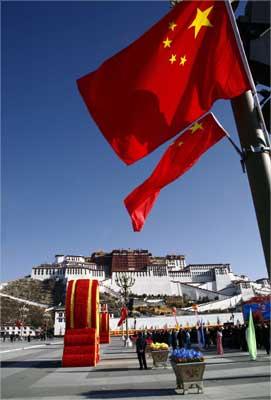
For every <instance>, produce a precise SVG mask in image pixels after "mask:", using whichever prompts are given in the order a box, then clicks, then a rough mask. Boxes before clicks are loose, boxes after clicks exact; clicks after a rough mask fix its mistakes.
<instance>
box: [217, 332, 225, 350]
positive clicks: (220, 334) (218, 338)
mask: <svg viewBox="0 0 271 400" xmlns="http://www.w3.org/2000/svg"><path fill="white" fill-rule="evenodd" d="M222 336H223V335H222V329H221V328H219V329H218V331H217V336H216V348H217V354H219V355H220V356H223V355H224V350H223V345H222Z"/></svg>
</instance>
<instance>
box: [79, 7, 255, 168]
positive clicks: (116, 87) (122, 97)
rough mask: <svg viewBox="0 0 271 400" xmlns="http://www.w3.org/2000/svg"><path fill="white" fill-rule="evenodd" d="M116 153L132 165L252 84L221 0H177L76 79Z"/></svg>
mask: <svg viewBox="0 0 271 400" xmlns="http://www.w3.org/2000/svg"><path fill="white" fill-rule="evenodd" d="M77 83H78V88H79V91H80V93H81V95H82V97H83V99H84V101H85V103H86V106H87V108H88V110H89V112H90V114H91V115H92V117H93V118H94V120H95V121H96V123H97V125H98V127H99V128H100V130H101V131H102V133H103V134H104V136H105V138H106V139H107V140H108V142H109V143H110V145H111V146H112V147H113V149H114V150H115V152H116V153H117V154H118V156H119V157H120V158H121V159H122V160H123V161H124V162H125V163H126V164H132V163H133V162H135V161H137V160H139V159H140V158H142V157H144V156H146V155H147V154H149V153H150V152H151V151H153V150H154V149H155V148H157V147H158V146H159V145H161V144H162V143H164V142H165V141H167V140H168V139H170V138H172V137H174V136H175V135H176V134H177V133H179V132H180V131H182V130H183V129H185V128H186V127H187V126H188V125H190V124H191V123H192V122H193V121H195V120H196V119H198V118H199V117H200V116H201V115H203V114H204V113H206V112H207V111H208V110H209V109H210V108H211V106H212V104H213V102H214V101H215V100H217V99H222V98H223V99H230V98H233V97H236V96H238V95H240V94H241V93H243V92H245V91H246V90H248V89H250V84H249V81H248V78H247V75H246V72H245V70H244V67H243V63H242V60H241V57H240V53H239V49H238V46H237V42H236V39H235V35H234V31H233V28H232V25H231V22H230V19H229V15H228V10H227V8H226V4H225V3H224V1H214V0H213V1H206V0H203V1H182V2H181V3H180V4H178V5H176V6H175V7H174V8H173V9H172V11H170V12H169V13H168V14H167V15H166V16H165V17H164V18H163V19H161V20H160V21H159V22H158V23H157V24H156V25H154V26H153V27H152V28H151V29H150V30H149V31H147V32H146V33H145V34H144V35H143V36H141V37H140V38H139V39H138V40H136V41H135V42H133V43H132V44H131V45H130V46H129V47H127V48H126V49H124V50H122V51H121V52H120V53H118V54H116V55H115V56H113V57H112V58H110V59H109V60H107V61H105V62H104V63H103V64H102V65H101V66H100V67H99V68H98V69H97V70H96V71H94V72H92V73H90V74H88V75H86V76H84V77H82V78H80V79H79V80H78V81H77Z"/></svg>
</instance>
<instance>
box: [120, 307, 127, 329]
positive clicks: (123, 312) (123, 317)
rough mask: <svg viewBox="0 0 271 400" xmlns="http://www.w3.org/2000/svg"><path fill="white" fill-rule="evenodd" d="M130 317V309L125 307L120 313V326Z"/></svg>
mask: <svg viewBox="0 0 271 400" xmlns="http://www.w3.org/2000/svg"><path fill="white" fill-rule="evenodd" d="M127 317H128V309H127V307H125V306H123V307H122V308H121V312H120V320H119V322H118V326H120V325H121V324H122V323H123V322H124V321H125V320H126V318H127Z"/></svg>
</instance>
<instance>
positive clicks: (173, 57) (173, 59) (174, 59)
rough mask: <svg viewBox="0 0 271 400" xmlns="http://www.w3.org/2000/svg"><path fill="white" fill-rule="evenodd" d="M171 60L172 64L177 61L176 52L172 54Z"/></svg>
mask: <svg viewBox="0 0 271 400" xmlns="http://www.w3.org/2000/svg"><path fill="white" fill-rule="evenodd" d="M169 61H170V62H171V64H173V63H175V61H177V60H176V54H171V57H170V59H169Z"/></svg>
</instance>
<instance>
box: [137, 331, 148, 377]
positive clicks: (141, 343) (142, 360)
mask: <svg viewBox="0 0 271 400" xmlns="http://www.w3.org/2000/svg"><path fill="white" fill-rule="evenodd" d="M146 346H147V342H146V339H145V338H143V336H142V333H141V332H139V334H138V338H137V340H136V353H137V358H138V361H139V365H140V369H143V366H144V368H145V369H147V368H148V367H147V363H146V356H145V351H146Z"/></svg>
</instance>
